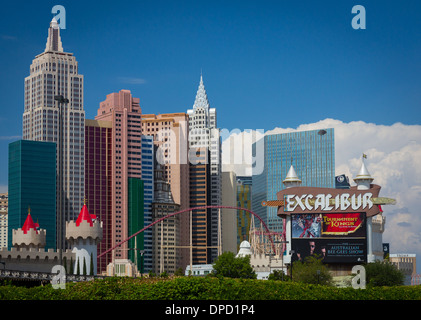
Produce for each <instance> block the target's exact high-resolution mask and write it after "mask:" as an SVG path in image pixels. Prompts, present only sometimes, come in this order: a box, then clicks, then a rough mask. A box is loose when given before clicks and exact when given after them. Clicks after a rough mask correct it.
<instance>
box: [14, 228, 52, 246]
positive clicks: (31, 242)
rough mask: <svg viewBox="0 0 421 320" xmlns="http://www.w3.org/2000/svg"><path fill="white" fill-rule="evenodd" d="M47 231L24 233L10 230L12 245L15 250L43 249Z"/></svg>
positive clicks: (31, 230) (20, 230)
mask: <svg viewBox="0 0 421 320" xmlns="http://www.w3.org/2000/svg"><path fill="white" fill-rule="evenodd" d="M46 235H47V231H46V230H45V229H39V230H36V229H29V230H27V231H26V232H25V231H24V230H22V229H21V228H19V229H13V230H12V245H13V246H14V247H17V248H44V247H45V239H46Z"/></svg>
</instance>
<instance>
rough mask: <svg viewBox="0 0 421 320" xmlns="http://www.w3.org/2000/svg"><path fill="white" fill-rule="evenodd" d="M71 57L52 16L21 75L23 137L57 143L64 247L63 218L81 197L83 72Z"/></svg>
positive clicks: (59, 229)
mask: <svg viewBox="0 0 421 320" xmlns="http://www.w3.org/2000/svg"><path fill="white" fill-rule="evenodd" d="M78 71H79V67H78V63H77V61H76V58H75V57H74V56H73V54H72V53H68V52H64V50H63V46H62V43H61V38H60V28H59V26H58V23H57V21H56V20H55V19H54V18H53V20H52V21H51V23H50V28H49V29H48V38H47V44H46V47H45V50H44V52H42V53H41V54H39V55H37V56H36V57H35V59H34V60H33V61H32V64H31V66H30V75H29V76H28V77H26V78H25V110H24V113H23V134H22V137H23V139H24V140H35V141H49V142H55V143H56V144H57V157H56V159H57V183H56V187H57V192H56V197H57V209H56V210H57V241H58V248H64V246H65V243H66V241H65V237H64V227H65V224H64V223H65V221H67V220H74V219H75V218H76V217H77V214H78V213H79V210H80V208H81V207H82V205H83V198H84V195H85V194H84V193H85V191H84V184H85V183H84V173H85V167H84V144H85V123H84V121H85V111H84V109H83V75H81V74H79V72H78Z"/></svg>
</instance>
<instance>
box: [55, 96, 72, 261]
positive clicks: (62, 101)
mask: <svg viewBox="0 0 421 320" xmlns="http://www.w3.org/2000/svg"><path fill="white" fill-rule="evenodd" d="M54 100H55V101H57V106H58V112H59V125H58V130H59V132H58V135H59V145H58V147H59V148H60V149H59V150H57V153H58V168H57V169H58V175H57V176H58V177H59V186H58V187H59V199H58V200H59V201H58V203H59V205H58V206H57V207H58V211H59V212H58V213H59V215H58V220H59V230H58V233H57V235H58V248H57V249H58V250H59V259H60V265H62V264H63V252H62V251H63V214H64V212H63V172H62V170H61V169H62V165H63V164H62V162H63V157H62V152H63V149H64V148H63V125H62V122H63V119H62V118H63V113H62V111H61V108H60V104H61V105H66V104H68V103H69V99H67V98H65V97H63V96H62V95H56V96H54Z"/></svg>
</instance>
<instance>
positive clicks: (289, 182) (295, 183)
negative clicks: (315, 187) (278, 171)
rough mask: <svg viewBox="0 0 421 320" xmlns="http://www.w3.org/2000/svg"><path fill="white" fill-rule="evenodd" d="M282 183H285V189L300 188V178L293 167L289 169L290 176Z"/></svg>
mask: <svg viewBox="0 0 421 320" xmlns="http://www.w3.org/2000/svg"><path fill="white" fill-rule="evenodd" d="M282 182H283V183H284V185H285V188H292V187H299V186H300V185H301V180H300V178H298V176H297V173H296V172H295V169H294V166H293V165H291V167H290V168H289V171H288V174H287V176H286V178H285V180H284V181H282Z"/></svg>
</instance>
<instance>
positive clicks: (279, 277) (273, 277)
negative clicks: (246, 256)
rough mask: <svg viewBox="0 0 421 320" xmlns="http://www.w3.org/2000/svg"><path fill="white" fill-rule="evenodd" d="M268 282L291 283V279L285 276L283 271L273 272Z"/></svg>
mask: <svg viewBox="0 0 421 320" xmlns="http://www.w3.org/2000/svg"><path fill="white" fill-rule="evenodd" d="M268 280H281V281H289V280H291V278H290V277H289V276H288V275H286V274H284V273H283V272H282V270H273V272H272V273H271V274H270V275H269V277H268Z"/></svg>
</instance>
